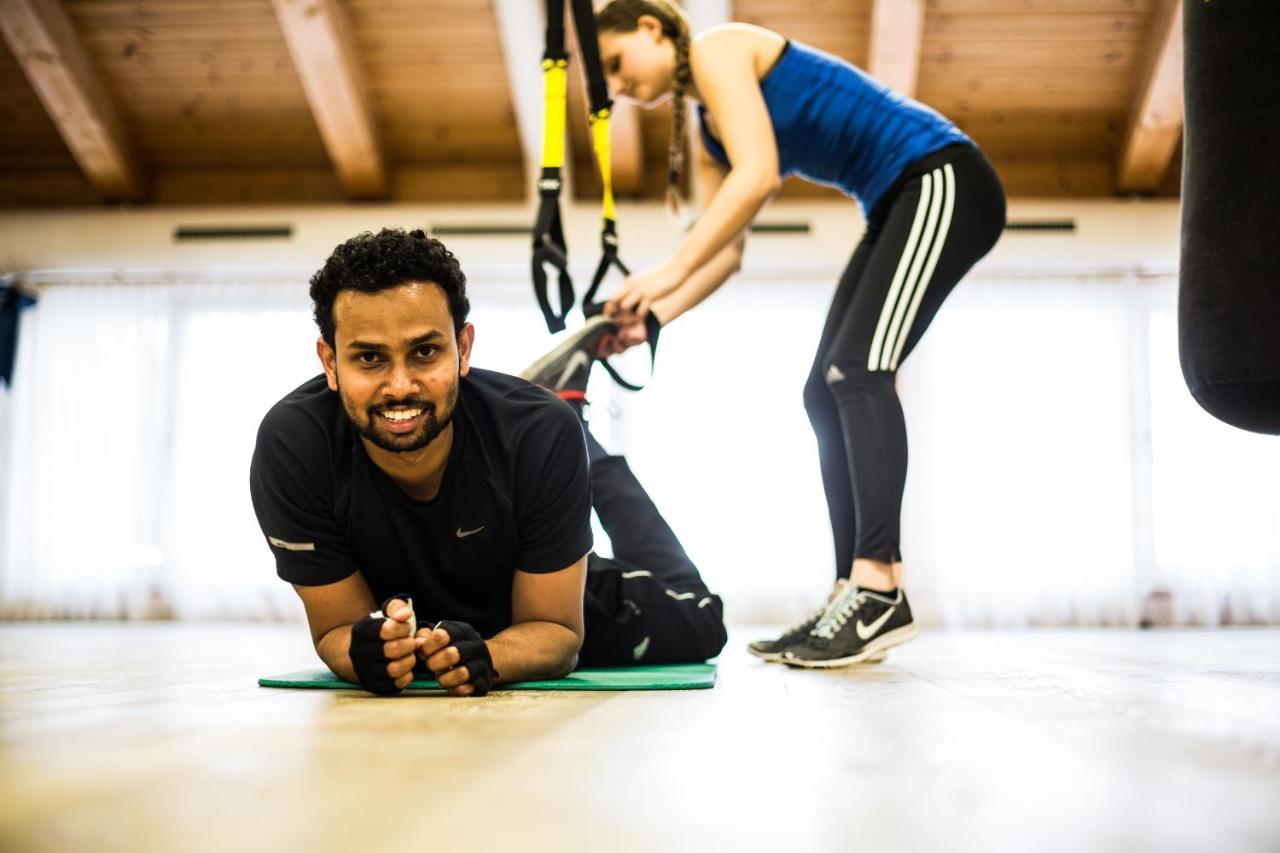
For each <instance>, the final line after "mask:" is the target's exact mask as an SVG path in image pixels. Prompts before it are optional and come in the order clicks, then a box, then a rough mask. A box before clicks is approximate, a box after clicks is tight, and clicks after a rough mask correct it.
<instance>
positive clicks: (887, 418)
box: [804, 145, 1005, 578]
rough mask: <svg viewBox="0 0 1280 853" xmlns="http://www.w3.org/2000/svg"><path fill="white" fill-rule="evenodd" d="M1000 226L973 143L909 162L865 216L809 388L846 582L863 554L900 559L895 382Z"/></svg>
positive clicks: (839, 572)
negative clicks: (904, 362) (865, 220)
mask: <svg viewBox="0 0 1280 853" xmlns="http://www.w3.org/2000/svg"><path fill="white" fill-rule="evenodd" d="M1004 221H1005V197H1004V188H1003V187H1002V186H1001V184H1000V179H999V178H998V177H997V176H996V173H995V171H994V170H993V169H992V168H991V164H990V163H989V162H988V161H987V158H986V157H985V156H983V154H982V152H981V151H979V150H978V149H976V148H974V147H972V146H969V145H955V146H950V147H947V148H944V149H942V150H940V151H937V152H934V153H933V154H930V155H929V156H927V157H925V158H924V159H922V160H920V161H919V162H917V163H915V164H913V165H912V166H910V167H908V168H907V169H906V170H905V171H904V172H903V174H902V177H900V178H899V179H898V181H897V182H896V183H895V184H894V185H893V187H891V188H890V189H889V191H888V192H887V193H886V194H885V197H884V198H883V199H881V200H880V201H879V202H878V203H877V204H876V207H875V209H874V210H872V212H871V214H870V215H869V216H868V217H867V230H866V234H865V235H864V236H863V238H862V242H860V243H859V244H858V247H857V250H856V251H855V252H854V253H853V257H852V258H851V259H850V261H849V265H848V267H847V268H846V269H845V271H844V274H843V275H842V276H841V277H840V284H839V286H838V287H837V288H836V293H835V297H834V298H833V299H832V301H831V310H830V312H829V313H828V314H827V322H826V325H825V326H824V327H823V330H822V339H821V341H820V342H819V344H818V352H817V356H816V358H815V359H814V362H813V369H812V370H811V371H810V373H809V379H808V381H807V382H806V383H805V387H804V405H805V409H806V411H807V412H808V414H809V422H810V423H811V424H812V425H813V431H814V433H815V434H816V435H817V438H818V457H819V461H820V464H821V466H822V484H823V488H824V489H825V491H826V495H827V508H828V511H829V512H830V514H831V529H832V533H833V534H834V539H835V549H836V576H837V577H841V578H847V577H849V574H850V572H851V571H852V568H853V560H854V559H855V558H857V557H865V558H869V559H873V560H880V561H883V562H894V561H897V560H901V559H902V552H901V550H900V547H899V536H900V519H899V516H900V515H901V512H902V490H903V485H904V483H905V482H906V477H907V427H906V422H905V421H904V420H903V416H902V404H901V402H900V401H899V400H898V392H897V389H896V388H895V387H894V379H895V377H896V375H897V370H898V366H899V365H900V364H901V363H902V361H903V360H904V359H905V358H906V357H907V356H908V355H910V354H911V351H912V350H913V349H915V346H916V344H917V343H919V341H920V338H921V336H922V335H924V332H925V330H926V329H927V328H929V323H930V322H931V321H932V320H933V317H934V315H935V314H936V313H937V311H938V308H939V307H941V305H942V302H943V300H945V299H946V298H947V296H948V294H950V293H951V291H952V289H953V288H955V286H956V284H957V283H959V281H960V279H961V278H962V277H963V276H964V274H965V273H966V272H968V271H969V268H970V267H972V266H973V265H974V264H975V263H976V262H977V261H978V260H979V259H980V258H982V256H983V255H985V254H987V252H989V251H990V250H991V247H992V246H994V245H995V243H996V240H997V239H998V238H999V237H1000V234H1001V232H1002V231H1003V230H1004Z"/></svg>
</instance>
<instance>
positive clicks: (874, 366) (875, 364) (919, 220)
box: [867, 175, 932, 370]
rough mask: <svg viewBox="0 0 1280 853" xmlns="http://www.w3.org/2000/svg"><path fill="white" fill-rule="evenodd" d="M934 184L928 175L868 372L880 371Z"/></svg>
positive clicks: (878, 328) (874, 340)
mask: <svg viewBox="0 0 1280 853" xmlns="http://www.w3.org/2000/svg"><path fill="white" fill-rule="evenodd" d="M931 188H932V182H931V181H930V179H929V176H928V175H925V176H924V182H923V185H922V187H921V189H920V201H919V202H918V203H917V204H916V218H915V221H913V222H912V223H911V233H910V234H908V235H907V245H906V246H904V247H903V249H902V257H900V258H899V259H898V269H897V270H895V271H894V273H893V282H892V284H890V285H889V295H888V296H887V297H885V302H884V307H883V308H882V309H880V322H878V323H877V324H876V334H875V337H873V338H872V339H871V354H870V355H869V356H868V357H867V370H878V369H879V365H880V349H881V347H883V346H884V338H885V333H886V332H887V331H888V329H889V319H890V318H891V317H892V316H893V306H894V303H895V302H896V301H897V299H898V293H899V292H900V291H901V290H902V279H903V276H905V275H906V273H907V267H909V266H910V265H911V257H912V255H913V254H915V251H916V241H918V240H919V239H920V228H921V226H922V225H923V224H924V220H925V211H927V210H928V208H929V194H930V191H931Z"/></svg>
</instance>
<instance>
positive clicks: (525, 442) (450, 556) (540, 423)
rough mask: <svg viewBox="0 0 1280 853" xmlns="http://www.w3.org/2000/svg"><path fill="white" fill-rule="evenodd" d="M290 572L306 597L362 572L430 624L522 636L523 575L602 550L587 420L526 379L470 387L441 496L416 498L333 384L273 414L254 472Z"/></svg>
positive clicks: (294, 397)
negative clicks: (595, 536)
mask: <svg viewBox="0 0 1280 853" xmlns="http://www.w3.org/2000/svg"><path fill="white" fill-rule="evenodd" d="M249 485H250V491H251V493H252V496H253V508H254V511H255V512H257V515H258V523H259V525H261V527H262V532H263V533H264V534H266V536H267V541H268V542H269V543H270V545H271V550H272V551H273V552H274V553H275V557H276V572H277V573H278V574H279V575H280V577H281V578H283V579H284V580H286V581H289V582H290V583H294V584H298V585H301V586H319V585H322V584H329V583H334V582H336V581H339V580H342V579H343V578H346V577H348V576H350V575H351V574H352V573H354V572H355V571H357V570H358V571H360V572H361V573H362V574H363V575H364V577H365V580H366V581H367V582H368V584H369V588H370V589H371V590H372V592H373V597H374V599H376V600H378V601H382V600H383V599H385V598H387V597H388V596H391V595H394V594H396V593H400V592H408V593H410V594H412V595H413V597H414V609H415V610H416V611H417V613H418V615H419V618H420V619H423V620H427V619H430V620H437V619H458V620H461V621H463V622H467V623H469V624H471V625H472V626H474V627H475V628H476V629H477V630H478V631H480V633H481V634H482V635H484V636H486V637H489V636H492V635H494V634H496V633H497V632H499V631H501V630H503V629H504V628H507V627H509V626H510V625H511V584H512V580H513V578H514V573H515V571H516V570H520V571H525V572H553V571H556V570H558V569H563V568H565V567H566V566H569V565H572V564H573V563H574V562H576V561H577V560H578V559H580V558H581V557H582V556H583V555H584V554H585V553H587V551H589V550H590V549H591V526H590V516H591V484H590V476H589V473H588V465H587V455H586V448H585V444H584V442H583V436H582V427H581V426H580V424H579V423H578V419H577V417H576V416H575V415H574V413H573V411H572V410H571V409H570V408H569V407H568V406H566V405H565V404H564V403H563V402H561V401H560V400H559V399H558V398H556V397H555V396H554V395H553V394H551V393H549V392H547V391H546V390H544V389H542V388H539V387H537V386H535V385H531V384H529V383H528V382H525V381H524V380H522V379H517V378H515V377H512V376H506V375H504V374H501V373H494V372H492V371H487V370H476V369H473V370H472V371H471V372H470V373H469V374H468V375H467V376H465V377H463V378H462V379H461V384H460V388H459V395H458V405H457V408H456V409H455V410H454V417H453V447H452V448H451V450H450V453H449V461H448V463H447V465H446V466H445V471H444V479H443V481H442V482H441V484H440V491H439V493H438V494H437V495H436V497H434V498H433V499H431V500H430V501H418V500H414V499H413V498H410V497H409V496H408V495H407V494H405V493H404V492H403V491H402V490H401V489H400V487H399V486H397V485H396V484H395V483H394V482H393V481H392V480H391V478H390V477H388V476H387V474H386V473H385V472H384V471H383V470H382V469H381V468H378V467H377V466H376V465H375V464H374V463H373V461H372V460H371V459H370V458H369V456H368V454H367V453H366V452H365V449H364V445H363V443H362V442H361V439H360V435H359V433H358V432H357V431H356V429H355V427H354V426H353V425H352V424H351V422H350V421H349V420H348V419H347V416H346V414H345V412H344V411H343V409H342V402H341V400H340V399H339V398H338V395H337V394H336V393H335V392H333V391H330V390H329V388H328V386H327V385H326V383H325V378H324V376H323V375H322V376H317V377H316V378H314V379H312V380H310V381H308V382H306V383H304V384H303V385H302V386H300V387H299V388H297V389H296V390H295V391H293V392H292V393H290V394H289V395H288V396H286V397H285V398H284V399H283V400H281V401H280V402H278V403H276V404H275V406H273V407H272V408H271V410H270V411H269V412H267V416H266V417H265V418H264V419H263V421H262V426H261V427H260V428H259V429H258V443H257V447H256V448H255V450H254V453H253V463H252V466H251V467H250V472H249Z"/></svg>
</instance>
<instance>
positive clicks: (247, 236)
mask: <svg viewBox="0 0 1280 853" xmlns="http://www.w3.org/2000/svg"><path fill="white" fill-rule="evenodd" d="M292 236H293V226H292V225H179V226H178V227H177V228H175V229H174V230H173V242H175V243H184V242H188V241H191V240H287V239H289V238H290V237H292Z"/></svg>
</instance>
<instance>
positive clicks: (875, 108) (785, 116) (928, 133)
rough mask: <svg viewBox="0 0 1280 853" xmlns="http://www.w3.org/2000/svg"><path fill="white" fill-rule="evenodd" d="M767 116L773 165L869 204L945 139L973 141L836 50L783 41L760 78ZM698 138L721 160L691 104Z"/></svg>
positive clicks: (703, 116) (720, 149)
mask: <svg viewBox="0 0 1280 853" xmlns="http://www.w3.org/2000/svg"><path fill="white" fill-rule="evenodd" d="M760 91H761V93H762V94H763V95H764V103H765V107H766V108H767V109H768V111H769V118H770V119H771V120H772V122H773V136H774V139H775V140H776V142H777V147H778V171H779V174H780V175H781V176H782V177H783V178H786V177H789V176H791V175H799V176H800V177H802V178H805V179H807V180H810V181H813V182H814V183H816V184H825V185H827V186H832V187H836V188H837V189H839V190H842V191H843V192H845V193H846V194H848V195H850V196H853V197H854V198H855V199H857V200H858V201H859V202H860V203H861V204H862V209H863V212H864V213H868V212H870V211H871V209H872V208H874V207H875V205H876V202H877V201H879V200H880V197H881V196H882V195H884V193H885V191H886V190H888V189H889V187H890V186H891V185H892V184H893V182H894V181H896V180H897V179H898V176H899V175H901V174H902V172H903V170H904V169H906V167H907V166H909V165H911V164H912V163H914V162H916V161H917V160H919V159H921V158H923V157H925V156H927V155H929V154H932V153H933V152H935V151H937V150H938V149H940V148H945V147H946V146H948V145H954V144H956V143H963V144H969V145H972V144H973V142H972V141H971V140H970V139H969V137H967V136H965V135H964V133H962V132H961V131H960V129H959V128H957V127H956V126H955V125H954V124H952V123H951V122H950V121H948V120H947V119H945V118H943V117H942V116H941V115H939V114H938V113H936V112H934V111H933V110H931V109H930V108H929V107H926V106H925V105H924V104H921V103H919V102H918V101H913V100H911V99H910V98H905V97H903V96H901V95H898V94H896V93H895V92H893V91H892V90H890V89H889V88H888V87H887V86H885V85H884V84H883V83H881V82H879V81H878V80H876V79H875V78H873V77H871V76H869V75H867V74H866V73H865V72H863V71H861V70H859V69H858V68H856V67H854V66H853V65H851V64H849V63H848V62H845V61H844V60H843V59H840V58H839V57H835V56H832V55H831V54H828V53H823V52H822V51H820V50H817V49H816V48H812V47H809V46H808V45H804V44H800V43H799V42H791V41H788V42H787V44H786V46H785V47H783V49H782V54H781V55H780V56H779V57H778V60H777V62H775V63H774V66H773V68H771V69H769V72H768V73H767V74H765V76H764V78H763V79H762V80H761V81H760ZM698 118H699V120H700V123H701V125H702V141H703V143H704V144H705V145H706V147H707V151H708V152H709V153H710V154H711V156H712V157H714V158H715V159H716V160H719V161H720V162H721V163H724V164H725V165H726V166H728V165H729V158H728V155H727V154H726V153H725V150H724V146H723V145H721V144H720V141H719V140H718V139H716V138H715V137H714V136H712V135H711V133H710V131H708V130H707V111H706V107H703V106H702V105H699V106H698Z"/></svg>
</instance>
